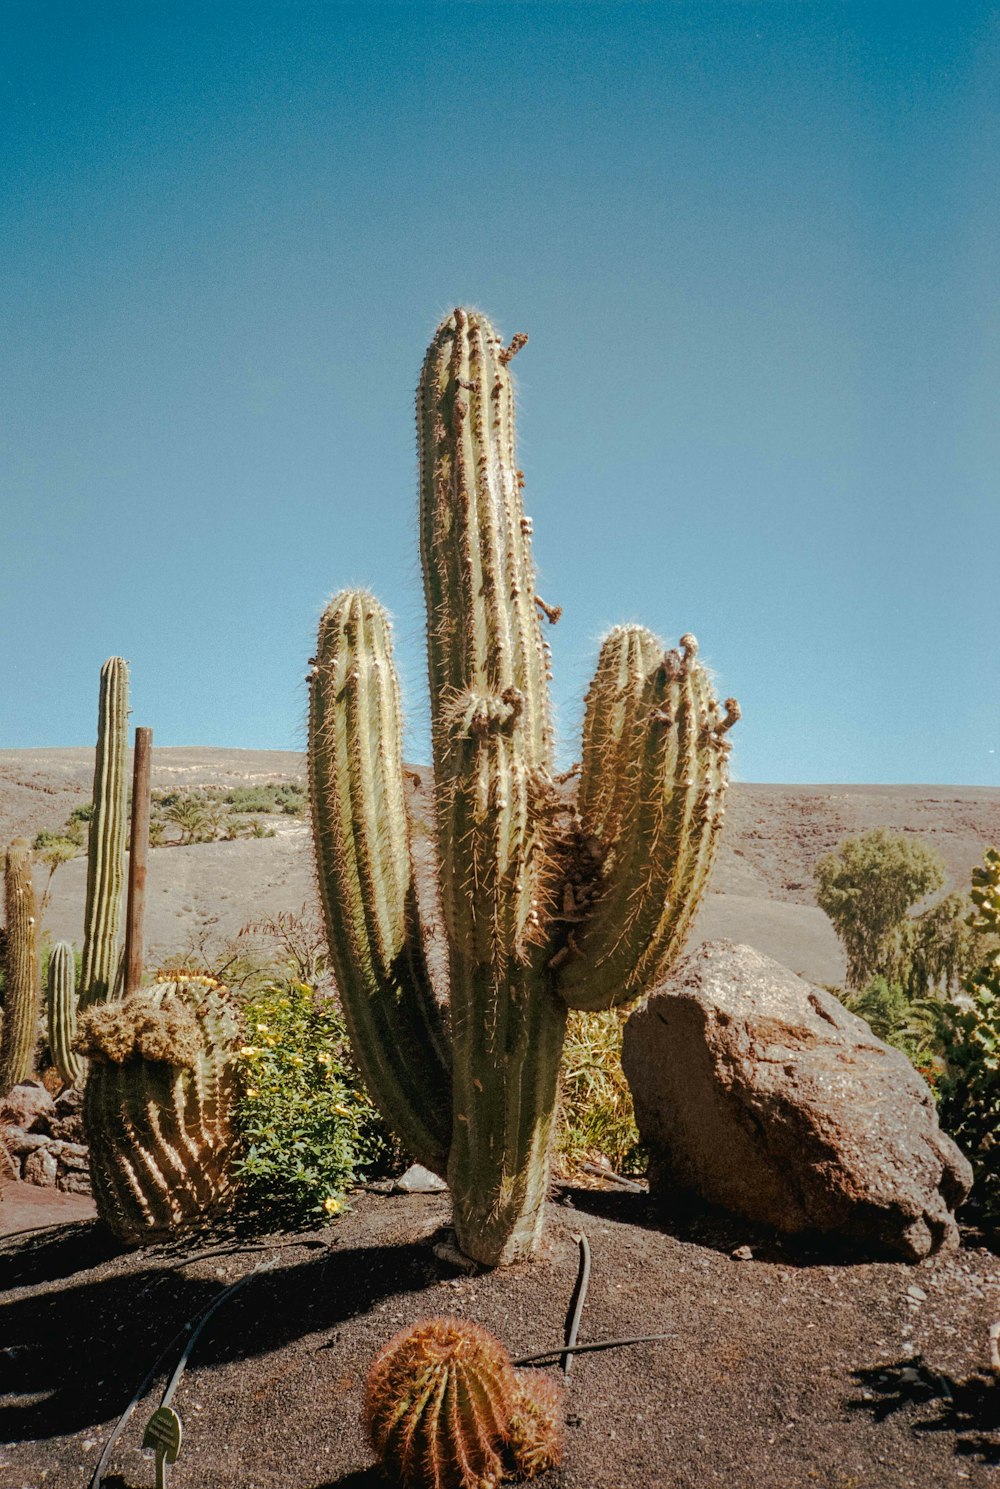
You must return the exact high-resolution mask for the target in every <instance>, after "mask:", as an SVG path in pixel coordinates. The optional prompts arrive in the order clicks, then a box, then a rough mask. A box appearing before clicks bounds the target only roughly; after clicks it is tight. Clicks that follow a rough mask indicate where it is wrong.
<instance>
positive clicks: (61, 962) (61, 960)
mask: <svg viewBox="0 0 1000 1489" xmlns="http://www.w3.org/2000/svg"><path fill="white" fill-rule="evenodd" d="M46 992H47V1002H48V1015H49V1050H50V1051H51V1054H52V1060H53V1063H54V1064H55V1067H56V1069H57V1070H58V1072H59V1074H60V1075H61V1076H62V1078H63V1080H64V1081H65V1082H66V1085H67V1086H75V1085H76V1084H77V1082H78V1081H79V1080H80V1077H81V1076H82V1074H83V1061H82V1060H81V1059H80V1056H79V1055H78V1054H77V1052H76V1050H75V1049H74V1048H73V1040H74V1039H75V1038H76V958H75V956H74V955H73V948H72V946H71V945H70V943H69V942H68V941H58V942H57V943H56V945H55V946H53V948H52V953H51V955H50V957H49V973H48V986H47V989H46Z"/></svg>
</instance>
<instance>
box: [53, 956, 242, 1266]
mask: <svg viewBox="0 0 1000 1489" xmlns="http://www.w3.org/2000/svg"><path fill="white" fill-rule="evenodd" d="M238 1037H239V1017H238V1013H237V1009H236V1007H235V1004H234V1002H233V999H232V997H231V995H230V994H229V993H228V992H227V990H226V989H225V988H224V987H222V986H221V985H220V984H219V983H217V982H215V981H213V979H211V978H208V977H185V978H184V979H183V980H180V981H169V980H168V981H159V982H156V983H154V984H153V985H152V986H151V987H147V988H143V989H141V990H140V991H139V992H136V993H132V994H130V995H129V996H128V997H127V998H124V999H122V1000H116V1001H113V1002H110V1003H108V1002H101V1003H93V1004H91V1006H90V1007H89V1008H88V1009H86V1010H85V1011H84V1012H83V1013H82V1014H81V1017H80V1027H79V1032H78V1034H77V1040H76V1045H77V1049H78V1050H79V1051H80V1053H82V1054H84V1055H85V1056H86V1057H87V1059H88V1062H89V1067H88V1072H87V1084H86V1087H85V1090H84V1106H83V1119H84V1126H85V1128H86V1132H87V1140H88V1142H89V1144H90V1176H91V1182H92V1184H93V1189H94V1198H95V1200H96V1201H97V1206H98V1210H99V1212H100V1215H101V1218H102V1220H104V1221H105V1223H106V1224H107V1225H109V1226H110V1227H111V1229H112V1230H113V1231H114V1233H115V1235H116V1236H118V1238H119V1239H120V1240H122V1241H124V1242H126V1243H130V1244H135V1243H139V1242H143V1241H147V1240H149V1239H150V1238H151V1237H153V1236H155V1235H157V1234H158V1233H160V1232H163V1231H166V1230H171V1229H173V1228H174V1227H176V1226H178V1225H181V1224H183V1223H185V1222H187V1221H190V1220H194V1219H196V1218H198V1217H200V1216H202V1215H204V1214H206V1213H208V1212H210V1211H215V1210H218V1209H220V1208H222V1207H223V1206H224V1205H225V1203H226V1201H227V1200H228V1199H229V1198H230V1196H231V1194H232V1188H233V1179H232V1160H233V1156H234V1152H235V1130H236V1129H235V1120H234V1107H235V1099H236V1084H235V1064H234V1061H233V1053H234V1050H235V1047H236V1044H237V1042H238Z"/></svg>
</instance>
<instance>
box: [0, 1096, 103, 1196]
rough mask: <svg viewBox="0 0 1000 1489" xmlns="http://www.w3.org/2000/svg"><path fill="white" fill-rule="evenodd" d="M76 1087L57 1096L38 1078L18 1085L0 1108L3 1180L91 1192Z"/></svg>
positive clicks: (0, 1164) (79, 1097)
mask: <svg viewBox="0 0 1000 1489" xmlns="http://www.w3.org/2000/svg"><path fill="white" fill-rule="evenodd" d="M82 1102H83V1094H82V1092H80V1091H78V1090H75V1089H73V1088H72V1087H70V1088H68V1089H67V1090H65V1091H63V1092H62V1093H61V1095H59V1096H57V1097H55V1098H54V1099H53V1097H52V1096H51V1095H50V1094H49V1092H48V1091H46V1090H45V1087H44V1086H42V1085H41V1084H40V1082H38V1081H26V1082H25V1083H24V1084H23V1085H20V1086H15V1087H14V1089H13V1090H12V1091H11V1092H10V1093H9V1094H8V1095H7V1096H6V1097H5V1099H4V1103H3V1106H2V1107H0V1148H2V1152H0V1184H2V1183H6V1182H8V1181H9V1180H11V1179H21V1180H23V1182H24V1183H25V1184H37V1185H40V1186H42V1187H44V1188H55V1189H61V1190H62V1191H63V1192H64V1193H67V1194H89V1193H90V1172H89V1167H88V1162H87V1148H86V1146H85V1144H84V1142H83V1141H82V1139H83V1122H82V1118H81V1115H80V1110H81V1106H82Z"/></svg>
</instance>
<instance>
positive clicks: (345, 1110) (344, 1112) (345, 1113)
mask: <svg viewBox="0 0 1000 1489" xmlns="http://www.w3.org/2000/svg"><path fill="white" fill-rule="evenodd" d="M333 1109H334V1111H335V1112H339V1113H340V1115H341V1116H342V1117H349V1116H350V1115H351V1109H350V1107H349V1106H343V1105H342V1104H341V1103H340V1102H339V1101H338V1102H335V1104H334V1108H333Z"/></svg>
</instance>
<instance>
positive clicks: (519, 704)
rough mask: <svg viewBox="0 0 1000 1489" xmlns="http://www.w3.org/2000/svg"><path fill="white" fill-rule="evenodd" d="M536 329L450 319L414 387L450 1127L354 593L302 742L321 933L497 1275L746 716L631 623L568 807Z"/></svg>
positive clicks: (642, 961)
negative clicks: (556, 711)
mask: <svg viewBox="0 0 1000 1489" xmlns="http://www.w3.org/2000/svg"><path fill="white" fill-rule="evenodd" d="M525 339H526V338H524V337H515V339H514V341H512V342H511V344H510V346H508V347H504V346H503V344H502V342H501V339H500V338H499V336H498V335H497V334H496V332H495V330H494V329H493V327H492V326H491V325H490V323H489V322H488V321H487V320H486V319H485V317H484V316H482V315H480V314H479V313H478V312H475V311H465V310H456V311H454V312H453V313H452V315H450V316H449V317H448V318H447V320H445V321H444V322H443V323H442V325H441V326H440V327H439V328H438V330H437V333H436V335H435V337H434V339H433V341H432V343H431V346H430V348H429V350H428V352H427V356H426V358H425V361H424V366H423V371H422V373H421V377H420V383H419V387H418V390H417V426H418V442H419V448H420V547H421V561H422V567H423V576H424V592H425V599H426V604H427V637H428V667H429V675H430V691H431V723H432V744H433V752H434V778H435V801H436V821H437V845H438V866H439V876H440V889H441V902H442V910H443V916H444V923H445V930H446V933H447V939H448V951H449V972H450V979H449V980H450V989H451V1059H450V1066H451V1071H450V1074H451V1080H450V1089H451V1120H450V1129H449V1125H448V1122H447V1119H446V1117H445V1116H443V1114H442V1112H443V1106H444V1103H445V1101H446V1099H447V1095H446V1093H447V1089H448V1083H447V1071H448V1057H447V1052H446V1051H443V1049H442V1035H441V1031H440V1028H439V1025H438V1023H437V1022H435V1015H436V1010H435V1009H434V1005H433V996H432V994H431V992H430V990H429V987H428V986H427V984H426V970H425V967H424V962H423V957H422V954H421V953H420V950H419V939H420V929H419V924H418V920H417V917H416V912H415V908H414V909H413V910H412V913H406V910H407V907H408V906H409V905H410V901H411V898H412V895H411V891H410V889H409V886H410V885H411V883H412V870H411V869H410V867H409V864H410V850H409V839H408V831H409V829H408V824H407V821H406V812H405V804H404V802H403V797H402V790H401V787H400V785H399V782H400V780H401V775H402V766H401V763H400V758H399V719H398V702H397V698H398V684H397V682H396V677H395V673H394V670H393V664H392V657H391V652H390V649H389V645H388V626H387V622H386V620H385V617H384V615H383V614H382V612H381V610H380V609H379V607H378V605H377V602H376V601H374V600H373V599H372V598H371V596H369V595H367V594H363V593H356V592H350V591H347V592H344V593H343V594H341V595H338V596H337V597H336V598H335V599H334V600H333V601H332V602H331V604H330V606H329V608H328V610H327V612H326V614H325V615H324V618H323V622H322V624H321V627H320V638H319V646H318V652H317V658H316V662H315V667H314V672H313V676H312V695H311V696H312V702H311V722H310V740H309V755H310V773H311V782H312V795H313V813H314V817H313V822H314V834H315V839H316V852H317V862H318V866H319V875H320V881H321V885H322V888H323V900H324V908H325V913H326V921H327V930H328V936H329V940H330V944H331V948H332V953H333V960H334V965H335V969H336V972H337V977H338V982H339V984H340V988H341V993H342V995H343V998H344V1001H345V1005H346V1009H347V1017H348V1021H349V1024H350V1026H351V1029H352V1034H354V1036H355V1040H356V1046H357V1050H358V1058H359V1061H360V1063H361V1066H362V1069H363V1071H364V1072H365V1075H366V1079H368V1081H369V1086H370V1089H371V1091H372V1094H373V1096H374V1098H375V1100H376V1101H378V1103H379V1105H380V1106H381V1107H382V1109H383V1111H384V1112H385V1113H386V1114H387V1116H389V1118H390V1120H391V1121H392V1122H393V1123H394V1125H395V1126H396V1127H397V1130H398V1131H399V1133H400V1135H401V1137H402V1138H403V1140H404V1141H405V1142H407V1143H408V1144H409V1146H410V1147H411V1148H412V1149H413V1151H414V1152H415V1153H416V1155H417V1156H418V1157H419V1156H421V1151H420V1149H419V1148H418V1146H417V1140H418V1138H419V1140H420V1142H422V1143H423V1144H424V1148H423V1152H424V1154H425V1155H426V1154H430V1161H429V1160H428V1157H426V1156H425V1157H424V1159H423V1161H424V1162H428V1161H429V1166H430V1167H434V1168H437V1169H438V1171H439V1172H440V1171H441V1168H442V1166H443V1163H442V1160H443V1155H444V1153H445V1151H446V1152H447V1177H448V1182H449V1186H450V1188H451V1191H452V1199H453V1205H454V1220H455V1230H456V1235H457V1239H458V1243H459V1245H460V1246H461V1248H462V1249H463V1251H465V1252H466V1253H467V1254H468V1255H469V1256H471V1257H474V1258H475V1259H476V1260H477V1261H480V1262H483V1263H485V1264H487V1265H493V1264H496V1263H498V1262H507V1261H512V1260H514V1259H516V1258H518V1257H523V1256H527V1255H530V1254H531V1253H532V1251H533V1250H534V1249H535V1246H536V1244H537V1241H538V1237H539V1233H540V1227H541V1220H542V1212H543V1204H544V1200H545V1196H546V1191H547V1186H548V1150H549V1143H550V1138H551V1134H552V1128H553V1124H554V1114H555V1104H556V1094H557V1083H558V1070H559V1061H560V1055H561V1051H562V1043H563V1036H564V1031H565V1020H566V1010H567V1007H574V1008H584V1009H602V1008H609V1007H612V1006H614V1005H615V1004H618V1003H621V1002H624V1001H627V1000H628V999H631V998H634V997H636V996H638V995H639V994H640V993H641V992H642V991H643V990H644V989H645V988H646V987H648V986H650V985H651V984H652V983H653V981H655V979H656V978H657V977H658V976H660V975H662V973H663V971H664V970H665V969H666V967H667V965H668V964H669V962H670V961H671V960H672V958H673V957H674V956H675V955H676V954H677V952H678V950H679V949H680V946H681V944H682V941H683V937H684V934H685V932H686V930H687V927H688V925H689V924H690V920H691V917H692V916H693V914H694V911H695V909H696V908H697V905H698V902H699V899H700V897H701V895H702V893H703V891H704V887H705V883H706V881H707V876H708V872H709V869H710V867H711V863H712V859H713V855H714V851H715V846H716V842H717V839H718V833H719V828H720V825H721V821H722V803H723V796H724V792H725V786H726V779H727V755H728V750H729V744H728V740H727V739H726V738H725V735H726V731H727V730H728V728H729V727H730V725H731V724H732V723H733V722H735V720H736V718H738V716H739V709H738V706H737V705H736V703H735V701H734V700H732V699H730V700H728V702H727V707H726V712H725V714H724V715H723V712H722V710H721V709H720V707H719V705H718V703H717V702H716V700H715V698H714V695H713V693H712V689H711V686H710V683H709V680H708V676H707V674H706V673H705V671H704V669H703V668H702V667H701V666H699V665H698V663H697V662H696V660H695V656H696V650H697V647H696V643H695V641H694V638H693V637H691V636H685V637H683V638H682V640H681V644H680V650H679V651H666V650H665V649H664V647H663V644H662V642H660V641H658V640H657V638H656V637H655V636H653V635H652V633H651V632H649V631H645V630H643V629H642V628H640V627H636V626H628V627H619V628H616V630H614V631H613V632H612V633H611V635H610V636H609V637H608V639H607V641H606V642H605V645H604V647H603V649H602V652H601V657H600V660H599V663H598V668H597V673H596V675H595V678H594V681H593V684H592V685H591V688H590V691H589V694H588V701H587V712H586V720H585V724H584V746H583V764H582V775H581V781H580V790H579V798H578V803H577V804H576V805H573V804H567V803H566V801H565V800H564V799H563V797H562V796H561V795H560V793H559V791H558V788H557V783H556V782H555V780H554V778H553V759H552V730H551V724H550V720H549V706H548V693H547V679H548V671H549V667H548V650H547V647H546V646H545V643H544V642H543V640H542V637H541V631H540V624H539V610H542V611H544V612H545V614H546V615H547V617H548V618H549V619H550V620H551V619H554V618H557V614H555V613H553V612H552V611H551V610H550V607H548V606H546V605H545V604H544V602H542V601H541V600H540V599H539V597H538V596H537V595H536V593H535V577H534V566H533V561H532V555H531V545H530V536H531V523H530V521H529V520H528V518H527V517H526V516H525V514H524V509H523V505H522V497H521V487H522V481H523V478H522V476H521V473H520V471H518V470H517V469H516V462H515V453H514V402H513V389H512V385H511V379H510V374H509V371H508V363H509V361H510V358H511V357H512V356H513V354H514V352H515V351H517V350H518V348H519V347H520V346H521V345H522V344H523V342H524V340H525ZM393 876H395V877H393ZM390 885H391V886H392V887H390ZM386 906H389V908H390V921H391V924H392V926H393V930H392V932H391V934H387V933H386V932H385V930H384V929H383V928H382V921H383V919H384V911H385V907H386ZM414 1010H419V1017H418V1016H417V1015H416V1013H415V1012H414ZM421 1026H423V1027H424V1028H429V1029H431V1031H432V1037H430V1038H424V1040H423V1048H421V1047H420V1039H421V1035H420V1029H421ZM379 1046H381V1048H379ZM421 1091H423V1093H424V1094H423V1095H421ZM418 1106H421V1107H422V1110H423V1116H422V1119H421V1118H418V1116H417V1114H416V1108H417V1107H418ZM421 1120H422V1122H423V1124H424V1130H423V1131H421V1128H420V1122H421ZM430 1130H432V1131H433V1133H434V1144H431V1143H429V1142H428V1141H427V1138H428V1135H429V1131H430ZM435 1144H436V1146H435Z"/></svg>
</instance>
